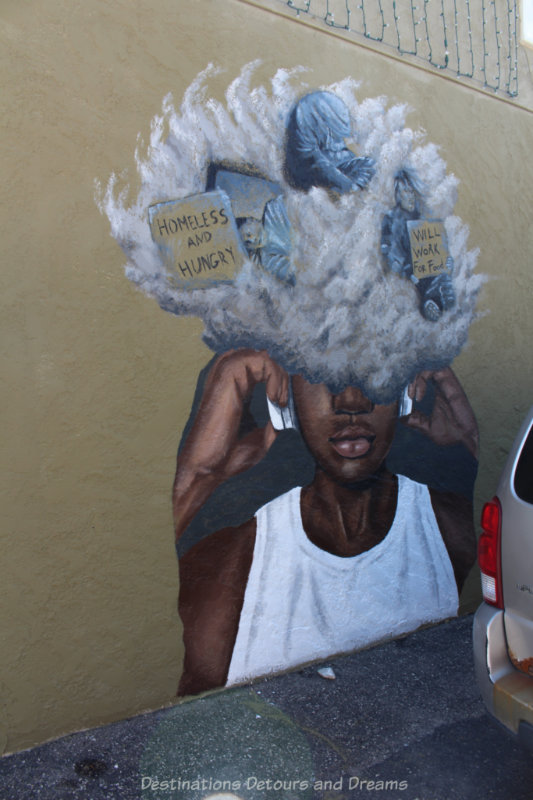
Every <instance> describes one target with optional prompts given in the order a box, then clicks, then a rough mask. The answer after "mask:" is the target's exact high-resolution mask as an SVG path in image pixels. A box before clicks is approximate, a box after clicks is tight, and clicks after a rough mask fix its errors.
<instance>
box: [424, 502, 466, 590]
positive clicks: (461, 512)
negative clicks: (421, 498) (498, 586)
mask: <svg viewBox="0 0 533 800" xmlns="http://www.w3.org/2000/svg"><path fill="white" fill-rule="evenodd" d="M429 493H430V496H431V505H432V506H433V511H434V512H435V517H436V519H437V523H438V526H439V529H440V532H441V535H442V538H443V541H444V544H445V545H446V549H447V551H448V555H449V556H450V561H451V562H452V566H453V570H454V573H455V580H456V582H457V588H458V590H459V591H461V589H462V587H463V584H464V582H465V580H466V578H467V576H468V573H469V572H470V570H471V569H472V566H473V564H474V562H475V560H476V532H475V529H474V512H473V507H472V502H471V501H470V500H469V499H468V498H466V497H463V496H462V495H460V494H455V493H453V492H442V491H438V490H437V489H430V490H429Z"/></svg>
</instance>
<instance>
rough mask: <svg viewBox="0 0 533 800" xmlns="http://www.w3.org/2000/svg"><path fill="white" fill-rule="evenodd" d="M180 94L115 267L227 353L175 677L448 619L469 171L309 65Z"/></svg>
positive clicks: (269, 665) (453, 576)
mask: <svg viewBox="0 0 533 800" xmlns="http://www.w3.org/2000/svg"><path fill="white" fill-rule="evenodd" d="M256 67H257V65H255V64H251V65H247V66H246V67H245V68H244V69H243V70H242V73H241V75H240V76H239V77H238V78H237V79H236V80H235V81H233V83H231V85H230V86H229V88H228V90H227V93H226V102H225V103H221V102H218V101H216V100H215V99H213V98H212V97H208V95H207V86H208V80H209V77H210V75H212V74H213V73H214V72H215V71H216V70H215V69H214V68H212V67H210V68H208V69H207V70H206V71H205V72H204V73H202V74H201V75H200V76H198V78H197V80H196V81H195V82H194V83H193V84H192V85H191V86H190V87H189V89H188V90H187V92H186V93H185V96H184V99H183V102H182V105H181V107H180V109H179V110H176V109H175V108H174V106H173V103H172V100H171V98H170V97H167V98H166V99H165V101H164V104H163V114H162V116H160V117H157V118H156V119H155V120H154V121H153V123H152V135H151V141H150V146H149V148H148V150H147V154H146V156H144V157H141V156H140V155H139V153H137V161H138V167H139V172H140V175H141V177H142V185H141V188H140V190H139V193H138V196H137V198H136V201H135V202H134V203H133V205H128V203H127V200H126V192H124V191H122V192H118V191H117V187H116V184H117V181H116V179H115V177H112V178H111V180H110V182H109V184H108V186H107V188H106V190H105V191H102V190H99V197H98V202H99V205H100V208H101V210H103V211H104V212H105V213H106V214H107V215H108V217H109V220H110V223H111V230H112V234H113V236H114V237H115V238H116V240H117V241H118V242H119V244H120V245H121V247H122V248H123V250H124V252H125V253H126V255H127V257H128V262H127V266H126V274H127V276H128V277H129V278H130V280H132V281H133V282H134V283H136V284H137V285H138V286H139V287H140V288H141V289H142V290H143V291H144V292H146V293H147V294H148V295H150V296H152V297H154V298H155V299H156V300H157V302H158V303H159V305H160V306H161V308H162V309H164V310H166V311H169V312H171V313H174V314H187V315H196V316H198V317H200V318H201V319H202V320H203V322H204V325H205V331H204V340H205V342H206V343H207V344H208V345H209V347H210V348H211V349H212V350H213V351H214V353H215V357H214V359H213V361H212V362H211V364H209V365H208V367H207V368H206V369H205V370H203V372H202V374H201V375H200V377H199V382H198V389H197V393H196V398H195V401H194V407H193V409H192V412H191V417H190V419H189V422H188V424H187V426H186V429H185V431H184V434H183V439H182V442H181V445H180V450H179V454H178V462H177V471H176V476H175V481H174V493H173V504H174V518H175V525H176V538H177V541H178V553H179V565H180V598H179V609H180V615H181V618H182V621H183V625H184V642H185V648H186V652H185V663H184V671H183V675H182V679H181V683H180V689H179V691H180V693H181V694H188V693H192V692H198V691H202V690H204V689H208V688H212V687H216V686H221V685H225V684H228V685H231V684H236V683H240V682H243V681H246V680H248V679H251V678H253V677H256V676H259V675H264V674H267V673H270V672H275V671H280V670H283V669H287V668H290V667H294V666H296V665H298V664H301V663H304V662H308V661H312V660H317V659H321V658H326V657H328V656H330V655H333V654H337V653H341V652H346V651H349V650H353V649H355V648H357V647H363V646H366V645H368V644H370V643H372V642H376V641H378V640H380V639H383V638H385V637H388V636H393V635H399V634H401V633H405V632H407V631H410V630H413V629H415V628H416V627H418V626H419V625H421V624H424V623H428V622H435V621H437V620H440V619H444V618H447V617H450V616H453V615H455V614H456V613H457V607H458V591H459V590H460V588H461V586H462V584H463V582H464V580H465V578H466V575H467V574H468V572H469V570H470V567H471V565H472V563H473V561H474V558H475V536H474V530H473V525H472V504H471V494H472V487H473V481H474V478H475V474H476V468H477V455H478V453H477V448H478V434H477V426H476V421H475V418H474V415H473V412H472V409H471V407H470V405H469V402H468V400H467V398H466V395H465V393H464V391H463V390H462V388H461V386H460V384H459V381H458V380H457V377H456V376H455V374H454V373H453V371H452V369H451V367H450V365H451V363H452V361H453V359H454V357H455V356H456V355H457V354H458V353H459V352H460V350H461V349H462V347H463V346H464V345H465V343H466V340H467V334H468V329H469V326H470V324H471V322H472V320H473V319H474V316H475V302H476V298H477V294H478V292H479V289H480V286H481V284H482V277H481V276H479V275H475V274H474V268H475V263H476V258H477V253H476V252H475V251H469V250H468V249H467V236H468V231H467V228H466V226H465V225H464V224H463V223H462V222H461V220H460V219H458V218H457V217H456V216H454V215H453V208H454V204H455V201H456V191H457V180H456V179H455V177H454V176H453V175H449V174H447V173H446V166H445V164H444V162H443V160H442V158H441V157H440V156H439V154H438V150H437V147H436V146H435V145H433V144H428V143H426V142H425V141H424V137H423V135H422V134H421V133H417V132H414V131H412V130H411V129H409V128H407V127H405V116H406V109H405V107H403V106H399V105H395V106H391V107H387V101H386V100H385V99H384V98H373V99H367V100H364V101H363V102H358V101H357V99H356V90H357V84H356V83H355V81H354V80H352V79H351V78H348V79H346V80H343V81H341V82H339V83H337V84H335V85H333V86H329V87H325V88H321V89H317V88H316V87H310V86H308V85H306V84H305V81H304V77H303V76H304V75H305V72H304V71H303V70H301V69H300V70H293V71H286V70H279V71H278V72H277V73H276V75H275V76H274V77H273V79H272V82H271V86H270V87H269V88H268V89H267V88H266V87H264V86H257V85H255V86H254V85H253V80H254V72H255V70H256Z"/></svg>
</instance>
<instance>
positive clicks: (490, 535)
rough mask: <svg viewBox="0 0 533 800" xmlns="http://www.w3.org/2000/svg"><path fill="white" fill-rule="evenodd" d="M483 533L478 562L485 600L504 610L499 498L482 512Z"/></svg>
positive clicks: (494, 498) (487, 505)
mask: <svg viewBox="0 0 533 800" xmlns="http://www.w3.org/2000/svg"><path fill="white" fill-rule="evenodd" d="M481 527H482V528H483V533H482V534H481V536H480V537H479V542H478V549H477V553H478V561H479V567H480V569H481V591H482V592H483V600H484V601H485V602H486V603H490V604H491V605H493V606H497V608H503V596H502V563H501V543H500V538H501V531H502V507H501V505H500V501H499V500H498V498H497V497H493V498H492V500H491V501H490V503H485V505H484V506H483V511H482V512H481Z"/></svg>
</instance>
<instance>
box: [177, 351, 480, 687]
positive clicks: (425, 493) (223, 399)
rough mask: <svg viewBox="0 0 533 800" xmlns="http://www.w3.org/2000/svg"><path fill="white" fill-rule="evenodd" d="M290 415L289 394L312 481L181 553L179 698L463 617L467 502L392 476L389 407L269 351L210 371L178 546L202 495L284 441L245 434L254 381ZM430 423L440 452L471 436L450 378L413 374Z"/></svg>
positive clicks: (468, 415)
mask: <svg viewBox="0 0 533 800" xmlns="http://www.w3.org/2000/svg"><path fill="white" fill-rule="evenodd" d="M259 383H264V384H265V386H266V392H267V395H268V397H269V399H270V400H271V401H272V402H275V403H277V404H278V405H280V406H282V407H283V406H286V405H287V402H288V398H289V386H290V384H292V391H293V395H294V403H295V407H296V412H297V416H298V424H299V428H300V432H301V434H302V437H303V439H304V441H305V444H306V446H307V448H308V449H309V451H310V452H311V454H312V456H313V458H314V461H315V465H316V466H315V475H314V479H313V480H312V482H311V483H310V484H309V485H307V486H305V487H303V488H302V489H301V490H300V489H294V490H292V491H291V492H288V493H287V494H284V495H282V496H281V497H279V498H277V499H276V500H274V501H272V502H271V503H269V504H267V505H266V506H264V507H263V508H262V509H260V510H259V511H258V512H257V514H256V516H255V517H254V518H252V519H250V520H248V521H247V522H245V523H244V524H242V525H240V526H238V527H235V528H226V529H223V530H220V531H218V532H217V533H215V534H212V535H211V536H208V537H207V538H206V539H204V540H203V541H201V542H200V543H199V544H197V545H195V546H194V547H193V548H192V549H191V550H190V551H189V552H188V553H187V554H186V555H185V556H184V557H182V558H181V559H180V578H181V588H180V600H179V608H180V614H181V618H182V621H183V625H184V643H185V650H186V652H185V662H184V670H183V675H182V679H181V683H180V688H179V693H180V694H190V693H196V692H199V691H203V690H206V689H210V688H214V687H218V686H223V685H225V684H228V685H229V684H234V683H240V682H244V681H246V680H248V679H250V678H253V677H256V676H259V675H264V674H268V673H269V672H277V671H280V670H283V669H288V668H290V667H293V666H296V665H298V664H301V663H305V662H306V661H312V660H317V659H320V658H326V657H328V656H331V655H333V654H336V653H340V652H347V651H349V650H353V649H355V648H357V647H364V646H366V645H368V644H371V643H373V642H376V641H379V640H380V639H383V638H386V637H388V636H391V635H399V634H401V633H405V632H407V631H411V630H413V629H415V628H416V627H418V626H419V625H421V624H424V623H429V622H435V621H437V620H440V619H444V618H447V617H450V616H453V615H455V614H456V613H457V604H458V591H459V590H460V588H461V587H462V585H463V582H464V580H465V578H466V576H467V574H468V572H469V570H470V568H471V566H472V564H473V561H474V558H475V535H474V530H473V525H472V508H471V503H470V502H469V501H468V500H467V499H465V498H463V497H461V496H459V495H456V494H453V493H450V492H443V491H436V490H434V489H428V488H427V487H426V486H424V485H422V484H418V483H415V482H413V481H410V480H409V479H407V478H405V477H404V476H402V475H394V474H392V473H391V472H390V471H389V470H388V469H387V466H386V457H387V453H388V452H389V449H390V446H391V443H392V439H393V436H394V430H395V425H396V419H397V415H398V404H397V403H391V404H388V405H378V404H374V403H373V402H371V401H370V400H369V399H368V398H367V397H366V396H365V395H364V394H363V393H362V392H361V391H360V390H359V389H358V388H356V387H347V388H345V389H344V390H343V391H342V392H340V393H339V394H331V393H330V392H329V390H328V389H327V387H326V386H325V385H324V384H317V383H310V382H309V381H307V380H306V379H305V378H303V377H302V376H301V375H295V376H293V377H292V379H289V376H288V375H287V373H286V372H285V371H284V370H282V369H281V368H280V367H279V366H278V365H277V364H276V363H275V362H274V361H273V360H272V359H271V358H270V357H269V356H268V355H267V353H265V352H257V351H253V350H238V351H232V352H229V353H226V354H225V355H223V356H221V357H220V358H219V359H217V361H216V362H215V364H214V366H213V368H212V370H211V372H210V374H209V376H208V379H207V383H206V386H205V389H204V392H203V396H202V400H201V403H200V406H199V410H198V413H197V415H196V419H195V422H194V424H193V426H192V429H191V431H190V433H189V436H188V438H187V440H186V442H185V445H184V447H183V449H182V451H181V453H180V456H179V459H178V466H177V472H176V479H175V484H174V514H175V523H176V535H177V536H178V537H179V536H180V535H181V534H182V533H183V531H184V530H185V528H186V527H187V525H188V523H189V522H190V521H191V519H192V518H193V517H194V515H195V514H196V512H197V511H198V510H199V508H200V507H201V506H202V504H203V503H204V502H205V501H206V499H207V498H208V497H209V496H210V494H211V493H212V492H213V491H214V490H215V489H216V488H217V487H218V486H219V485H220V484H221V483H223V482H224V481H225V480H227V479H228V478H230V477H232V476H234V475H236V474H238V473H239V472H242V471H244V470H246V469H248V468H249V467H252V466H254V465H255V464H257V463H258V462H259V461H260V460H261V459H262V458H263V457H264V456H265V454H266V453H267V452H268V451H269V449H270V447H271V446H272V444H273V442H274V440H275V439H276V436H277V435H278V434H277V432H276V431H275V430H274V428H273V426H272V424H271V423H270V422H269V423H268V424H267V425H266V426H265V427H264V428H257V427H256V428H252V429H249V428H247V429H244V430H243V419H245V418H246V406H247V403H248V401H249V399H250V397H251V394H252V392H253V389H254V387H255V386H256V385H257V384H259ZM429 383H433V384H434V388H435V401H434V405H433V410H432V412H431V414H430V416H425V415H423V414H422V413H421V412H420V411H418V410H415V411H413V412H412V413H411V414H410V415H409V417H407V418H405V419H404V422H405V424H406V425H407V426H409V427H410V428H412V429H414V430H418V431H421V432H423V433H424V434H426V435H427V436H428V437H429V438H430V439H431V440H432V441H433V442H435V443H436V444H438V445H452V444H459V443H461V444H463V445H464V446H465V447H466V448H467V449H468V451H469V452H470V454H471V455H472V456H473V457H474V458H477V448H478V434H477V426H476V422H475V419H474V415H473V413H472V410H471V408H470V405H469V403H468V400H467V398H466V396H465V394H464V392H463V390H462V388H461V386H460V384H459V382H458V381H457V378H456V377H455V375H454V374H453V372H452V371H451V369H449V368H448V369H442V370H439V371H437V372H434V373H430V372H424V373H421V374H420V375H419V376H418V377H417V378H416V380H415V381H414V382H413V383H412V384H411V385H410V387H409V393H410V396H411V397H412V398H414V399H415V400H417V401H420V400H421V399H422V398H423V396H424V394H425V392H426V388H427V386H428V384H429Z"/></svg>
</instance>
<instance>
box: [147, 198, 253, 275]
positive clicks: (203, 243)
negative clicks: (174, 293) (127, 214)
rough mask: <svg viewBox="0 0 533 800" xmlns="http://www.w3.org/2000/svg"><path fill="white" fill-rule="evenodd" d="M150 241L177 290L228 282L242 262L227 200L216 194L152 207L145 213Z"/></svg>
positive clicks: (237, 235)
mask: <svg viewBox="0 0 533 800" xmlns="http://www.w3.org/2000/svg"><path fill="white" fill-rule="evenodd" d="M148 218H149V221H150V229H151V231H152V238H153V240H154V242H156V243H157V245H158V246H159V248H160V250H161V252H162V254H163V258H164V260H165V264H166V266H167V268H168V270H169V272H170V273H171V275H172V277H173V278H174V279H175V281H176V283H177V284H178V285H179V286H183V285H189V286H193V287H197V286H206V285H209V284H210V283H213V282H220V281H229V280H231V279H232V278H233V277H234V275H235V272H236V271H237V270H238V269H239V267H240V266H241V265H242V263H243V261H244V254H243V251H242V249H241V244H240V237H239V234H238V232H237V226H236V223H235V218H234V216H233V213H232V211H231V206H230V203H229V200H228V197H227V196H226V195H225V194H224V193H223V192H220V191H213V192H204V193H203V194H194V195H189V196H188V197H185V198H183V199H182V200H170V201H168V202H165V203H156V204H155V205H153V206H150V207H149V209H148Z"/></svg>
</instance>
